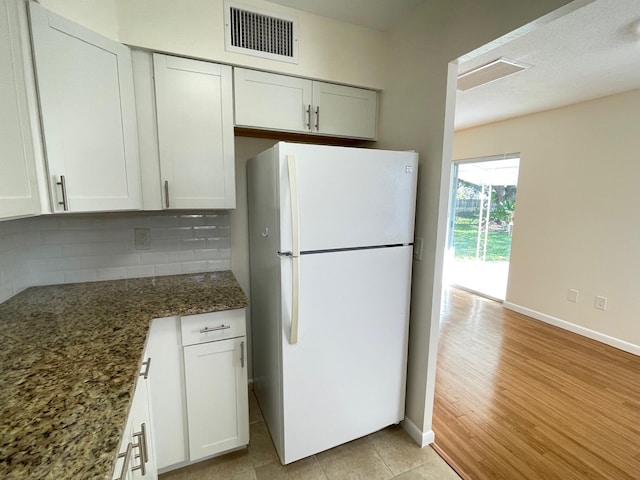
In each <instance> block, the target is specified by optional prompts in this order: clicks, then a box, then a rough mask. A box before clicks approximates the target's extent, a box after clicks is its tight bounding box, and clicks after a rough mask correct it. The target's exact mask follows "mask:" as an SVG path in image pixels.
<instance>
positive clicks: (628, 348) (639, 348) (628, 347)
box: [503, 302, 640, 356]
mask: <svg viewBox="0 0 640 480" xmlns="http://www.w3.org/2000/svg"><path fill="white" fill-rule="evenodd" d="M503 306H504V308H507V309H509V310H513V311H514V312H518V313H522V314H523V315H526V316H527V317H531V318H533V319H535V320H540V321H541V322H545V323H548V324H550V325H555V326H556V327H559V328H562V329H564V330H568V331H570V332H573V333H577V334H578V335H582V336H583V337H587V338H591V339H592V340H597V341H598V342H602V343H604V344H606V345H609V346H612V347H615V348H618V349H620V350H623V351H625V352H628V353H632V354H633V355H638V356H640V345H635V344H633V343H630V342H625V341H624V340H620V339H619V338H615V337H610V336H609V335H605V334H604V333H600V332H596V331H595V330H591V329H589V328H586V327H582V326H580V325H576V324H575V323H571V322H567V321H566V320H561V319H559V318H556V317H552V316H551V315H547V314H545V313H540V312H536V311H535V310H531V309H530V308H526V307H522V306H520V305H516V304H515V303H511V302H504V303H503Z"/></svg>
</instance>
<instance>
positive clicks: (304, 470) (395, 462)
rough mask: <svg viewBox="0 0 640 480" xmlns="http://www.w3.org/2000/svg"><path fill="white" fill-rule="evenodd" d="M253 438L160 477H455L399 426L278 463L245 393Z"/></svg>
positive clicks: (254, 404)
mask: <svg viewBox="0 0 640 480" xmlns="http://www.w3.org/2000/svg"><path fill="white" fill-rule="evenodd" d="M249 421H250V435H251V440H250V442H249V447H248V448H247V449H245V450H240V451H237V452H233V453H229V454H227V455H223V456H221V457H217V458H214V459H212V460H207V461H205V462H200V463H197V464H195V465H191V466H190V467H185V468H182V469H180V470H174V471H172V472H169V473H165V474H164V475H160V480H227V479H228V480H280V479H282V480H285V479H291V480H294V479H295V480H344V479H350V480H386V479H391V478H396V479H401V480H423V479H424V480H459V478H460V477H458V475H456V473H455V472H454V471H453V470H452V469H451V468H450V467H449V466H448V465H447V464H446V463H445V461H444V460H442V459H441V458H440V457H439V456H438V455H437V454H436V453H435V452H434V451H433V450H432V449H431V448H430V447H425V448H419V447H418V446H417V445H416V444H415V443H414V442H413V440H411V438H409V436H408V435H407V434H406V432H405V431H404V430H403V429H402V428H401V427H397V426H394V427H389V428H386V429H384V430H381V431H379V432H376V433H373V434H371V435H368V436H366V437H364V438H360V439H358V440H354V441H353V442H349V443H347V444H345V445H341V446H339V447H336V448H332V449H331V450H327V451H326V452H322V453H319V454H317V455H314V456H312V457H309V458H305V459H303V460H300V461H298V462H294V463H292V464H290V465H287V466H286V467H285V466H282V465H280V461H279V460H278V454H277V453H276V450H275V448H274V446H273V443H272V442H271V437H270V436H269V432H268V430H267V427H266V425H265V423H264V420H263V419H262V414H261V413H260V408H259V407H258V403H257V402H256V400H255V397H254V396H253V392H250V395H249Z"/></svg>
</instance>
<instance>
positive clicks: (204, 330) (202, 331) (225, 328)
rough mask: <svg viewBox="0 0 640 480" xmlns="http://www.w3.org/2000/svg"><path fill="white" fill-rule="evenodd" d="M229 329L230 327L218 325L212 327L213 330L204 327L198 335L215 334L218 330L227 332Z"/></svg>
mask: <svg viewBox="0 0 640 480" xmlns="http://www.w3.org/2000/svg"><path fill="white" fill-rule="evenodd" d="M229 328H231V325H224V324H222V325H220V326H219V327H213V328H209V327H204V328H203V329H202V330H200V333H209V332H217V331H218V330H227V329H229Z"/></svg>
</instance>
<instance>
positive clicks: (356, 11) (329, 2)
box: [270, 0, 425, 31]
mask: <svg viewBox="0 0 640 480" xmlns="http://www.w3.org/2000/svg"><path fill="white" fill-rule="evenodd" d="M270 1H271V2H273V3H277V4H280V5H284V6H286V7H291V8H296V9H298V10H302V11H303V12H309V13H315V14H316V15H322V16H323V17H329V18H334V19H336V20H342V21H343V22H347V23H352V24H354V25H360V26H363V27H369V28H373V29H375V30H381V31H387V30H390V29H391V28H392V27H393V26H394V25H395V24H396V22H397V21H398V20H400V19H401V18H403V17H404V16H406V15H408V14H409V12H411V10H413V9H414V8H416V7H417V6H418V5H420V4H421V3H424V1H425V0H270Z"/></svg>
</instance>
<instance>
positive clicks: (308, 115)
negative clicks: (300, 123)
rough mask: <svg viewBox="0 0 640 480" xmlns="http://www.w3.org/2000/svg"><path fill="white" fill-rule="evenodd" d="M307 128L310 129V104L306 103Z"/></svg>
mask: <svg viewBox="0 0 640 480" xmlns="http://www.w3.org/2000/svg"><path fill="white" fill-rule="evenodd" d="M306 112H307V128H308V129H309V130H311V104H309V105H307V109H306Z"/></svg>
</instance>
